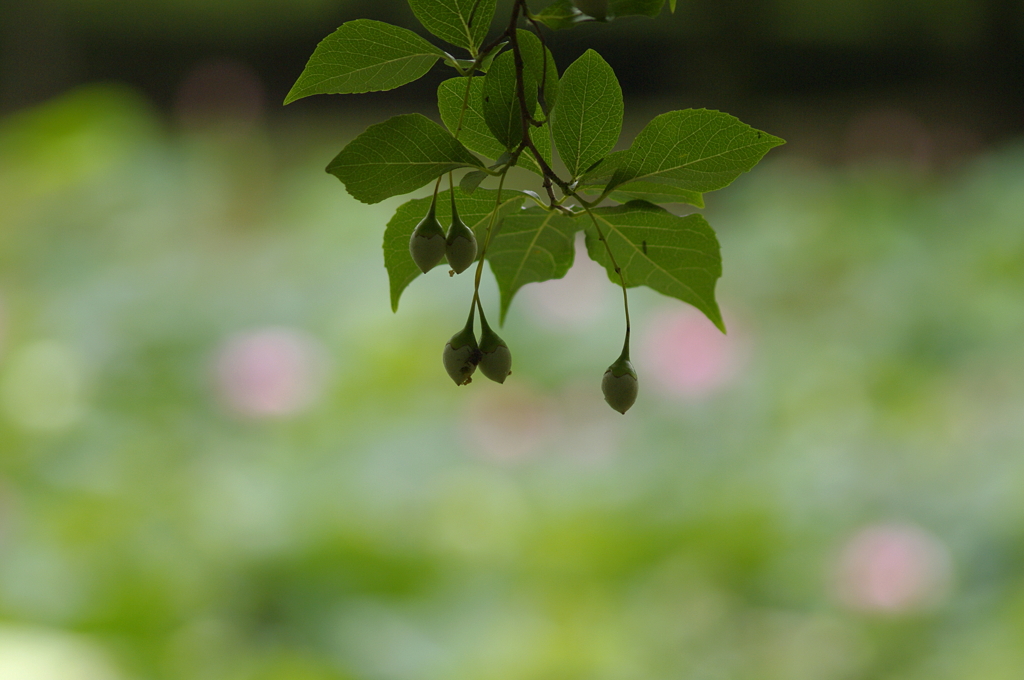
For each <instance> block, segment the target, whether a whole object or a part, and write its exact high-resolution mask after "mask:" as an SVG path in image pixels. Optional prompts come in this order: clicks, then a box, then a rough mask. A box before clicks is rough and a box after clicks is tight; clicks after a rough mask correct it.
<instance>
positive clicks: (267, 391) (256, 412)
mask: <svg viewBox="0 0 1024 680" xmlns="http://www.w3.org/2000/svg"><path fill="white" fill-rule="evenodd" d="M324 363H325V362H324V352H323V350H322V349H321V347H320V346H319V344H318V343H316V341H314V340H313V339H312V338H309V337H308V336H306V335H305V334H304V333H302V332H300V331H297V330H294V329H290V328H266V329H261V330H258V331H253V332H249V333H243V334H239V335H236V336H233V337H231V338H229V339H228V340H227V342H225V343H224V346H223V347H222V348H221V351H220V353H219V356H218V359H217V365H216V380H217V388H218V391H219V392H220V394H221V397H222V398H223V400H224V402H225V404H226V405H227V406H228V407H229V408H231V410H233V411H235V412H237V413H239V414H242V415H246V416H250V417H254V418H266V417H281V416H288V415H292V414H295V413H298V412H300V411H303V410H305V409H306V408H307V407H308V406H310V405H311V404H312V403H313V402H314V401H315V400H316V398H317V397H318V396H319V393H320V391H321V389H320V388H321V384H320V383H321V376H322V374H323V370H322V369H323V364H324Z"/></svg>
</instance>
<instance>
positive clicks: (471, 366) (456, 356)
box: [441, 312, 480, 385]
mask: <svg viewBox="0 0 1024 680" xmlns="http://www.w3.org/2000/svg"><path fill="white" fill-rule="evenodd" d="M441 358H442V360H443V361H444V370H446V371H448V375H449V376H451V379H452V380H454V381H455V384H456V385H468V384H469V383H470V382H471V381H472V375H473V371H475V370H476V365H477V364H478V363H480V347H479V346H477V344H476V336H475V335H474V334H473V313H472V312H470V314H469V321H468V322H467V323H466V327H465V328H463V329H462V330H461V331H459V332H458V333H456V334H455V335H453V336H452V338H451V340H449V341H448V344H446V345H445V346H444V354H443V355H442V357H441Z"/></svg>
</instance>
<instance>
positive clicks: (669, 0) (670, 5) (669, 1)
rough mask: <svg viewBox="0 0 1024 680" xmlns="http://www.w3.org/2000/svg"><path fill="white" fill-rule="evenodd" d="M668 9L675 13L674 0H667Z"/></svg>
mask: <svg viewBox="0 0 1024 680" xmlns="http://www.w3.org/2000/svg"><path fill="white" fill-rule="evenodd" d="M668 11H670V12H672V13H673V14H675V13H676V0H668Z"/></svg>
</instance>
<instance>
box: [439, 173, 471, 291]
mask: <svg viewBox="0 0 1024 680" xmlns="http://www.w3.org/2000/svg"><path fill="white" fill-rule="evenodd" d="M451 193H452V225H451V226H450V227H448V238H447V239H445V249H444V252H445V255H446V256H447V257H448V265H449V266H450V267H451V268H452V269H453V270H454V271H455V273H456V274H461V273H462V272H464V271H466V270H467V269H469V265H471V264H473V262H474V260H476V236H475V235H473V230H472V229H470V228H469V227H467V226H466V223H465V222H463V221H462V218H460V217H459V211H458V209H457V208H456V207H455V192H454V191H452V192H451Z"/></svg>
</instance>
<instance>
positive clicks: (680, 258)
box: [579, 201, 725, 333]
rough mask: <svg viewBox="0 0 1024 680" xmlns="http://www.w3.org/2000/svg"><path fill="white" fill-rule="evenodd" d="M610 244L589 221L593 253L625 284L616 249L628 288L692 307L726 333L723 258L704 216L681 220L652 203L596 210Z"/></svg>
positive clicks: (589, 247) (612, 276) (583, 217)
mask: <svg viewBox="0 0 1024 680" xmlns="http://www.w3.org/2000/svg"><path fill="white" fill-rule="evenodd" d="M591 212H592V213H593V215H594V217H595V219H596V220H597V223H598V225H599V226H600V228H601V232H602V233H603V234H604V237H605V239H606V240H607V243H608V248H605V245H604V243H602V242H601V241H600V238H599V235H598V232H597V229H596V228H595V227H594V223H593V221H591V220H590V219H589V217H587V216H586V215H580V217H579V219H581V220H585V223H584V224H585V229H586V234H587V252H588V253H589V254H590V257H591V259H593V260H594V261H596V262H598V263H600V264H601V265H602V266H604V268H605V269H606V270H607V271H608V278H609V279H611V280H612V282H614V283H616V284H620V283H621V282H620V280H619V275H618V273H616V271H615V267H614V266H613V265H612V263H611V259H610V258H609V257H608V249H611V252H612V254H613V255H614V256H615V261H616V262H617V263H618V265H619V267H620V268H621V269H622V275H623V277H624V278H625V281H626V286H627V287H633V286H647V287H648V288H652V289H654V290H656V291H658V292H659V293H663V294H665V295H668V296H670V297H674V298H678V299H680V300H682V301H683V302H688V303H690V304H691V305H693V306H694V307H696V308H697V309H699V310H700V311H702V312H704V314H705V315H706V316H707V317H708V318H709V319H711V321H712V322H713V323H714V324H715V325H716V326H718V328H720V329H721V330H722V332H723V333H724V332H725V324H724V323H723V322H722V314H721V312H720V311H719V309H718V303H717V302H716V301H715V282H716V281H717V280H718V278H719V277H720V276H721V275H722V258H721V254H720V252H719V247H718V239H717V238H715V232H714V231H713V230H712V229H711V226H710V225H709V224H708V223H707V221H706V220H705V219H704V217H703V216H702V215H697V214H694V215H687V216H686V217H679V216H677V215H673V214H672V213H670V212H668V211H667V210H665V209H664V208H659V207H658V206H656V205H652V204H651V203H648V202H646V201H632V202H630V203H627V204H625V205H620V206H615V207H610V208H596V209H594V210H592V211H591Z"/></svg>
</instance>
